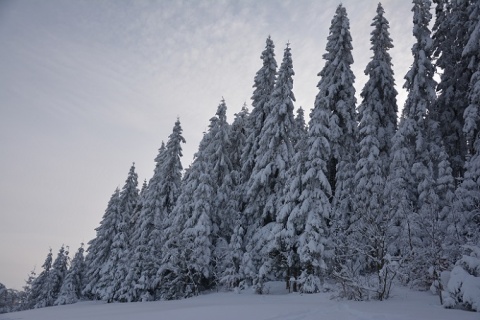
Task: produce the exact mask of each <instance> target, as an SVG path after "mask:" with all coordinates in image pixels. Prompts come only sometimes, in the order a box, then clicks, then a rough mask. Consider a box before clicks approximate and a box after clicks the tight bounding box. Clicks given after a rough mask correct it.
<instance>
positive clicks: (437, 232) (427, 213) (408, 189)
mask: <svg viewBox="0 0 480 320" xmlns="http://www.w3.org/2000/svg"><path fill="white" fill-rule="evenodd" d="M413 3H414V6H413V9H412V11H413V13H414V18H413V21H414V28H413V34H414V36H415V38H416V40H417V41H416V43H415V44H414V46H413V48H412V53H413V56H414V62H413V64H412V67H411V69H410V70H409V72H408V73H407V75H406V76H405V80H406V83H405V86H404V87H405V88H406V89H407V90H408V97H407V100H406V102H405V106H404V109H403V112H402V118H401V120H400V124H399V128H398V131H397V132H396V134H395V136H394V139H393V147H392V162H391V166H390V175H389V178H388V181H387V186H386V201H387V202H388V203H390V208H391V210H392V212H391V213H390V214H392V215H393V216H394V219H395V221H394V223H395V226H396V232H397V233H396V236H397V241H395V243H394V244H392V246H391V248H390V250H391V252H392V253H393V254H395V255H397V256H399V257H400V259H401V262H402V264H403V267H404V269H403V270H404V271H405V274H404V276H405V280H406V281H407V282H409V283H410V284H411V285H414V286H417V287H420V288H424V289H427V288H428V286H430V285H431V284H432V282H435V281H436V280H437V279H438V277H439V275H440V272H441V271H442V269H443V268H445V267H446V266H445V262H446V261H445V257H444V253H445V251H444V250H445V248H444V246H442V245H443V244H444V243H445V242H446V241H447V239H446V236H447V235H446V227H447V224H448V223H449V219H450V217H449V216H448V214H449V212H450V211H451V210H450V209H449V206H450V205H451V203H450V202H451V200H452V191H453V176H452V171H451V168H450V164H449V162H448V159H447V158H448V157H447V154H446V152H445V150H444V148H443V144H442V141H441V138H440V135H439V130H438V123H437V122H436V121H435V119H436V117H435V112H434V107H433V104H434V102H435V81H434V80H433V74H434V71H435V70H434V67H433V65H432V62H431V55H432V41H431V38H430V30H429V29H428V24H429V21H430V19H431V13H430V11H429V10H430V4H431V3H430V1H429V0H414V1H413ZM447 267H448V265H447ZM439 289H440V290H441V288H439Z"/></svg>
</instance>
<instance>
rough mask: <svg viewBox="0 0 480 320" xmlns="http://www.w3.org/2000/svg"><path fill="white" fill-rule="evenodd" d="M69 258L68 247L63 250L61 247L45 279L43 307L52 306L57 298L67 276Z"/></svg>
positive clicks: (63, 247)
mask: <svg viewBox="0 0 480 320" xmlns="http://www.w3.org/2000/svg"><path fill="white" fill-rule="evenodd" d="M69 260H70V258H69V257H68V247H67V250H65V246H63V245H62V246H61V247H60V250H59V251H58V254H57V257H56V258H55V260H54V261H53V264H52V268H51V269H50V272H49V274H48V277H47V286H46V292H45V296H44V299H45V300H44V301H45V305H44V306H53V304H54V303H55V301H56V300H57V298H58V294H59V293H60V289H61V287H62V284H63V280H64V279H65V275H66V274H67V270H68V265H69V262H70V261H69Z"/></svg>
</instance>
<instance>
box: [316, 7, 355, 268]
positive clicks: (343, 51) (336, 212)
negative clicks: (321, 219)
mask: <svg viewBox="0 0 480 320" xmlns="http://www.w3.org/2000/svg"><path fill="white" fill-rule="evenodd" d="M351 42H352V38H351V36H350V22H349V19H348V17H347V11H346V9H345V8H344V7H343V6H342V5H339V6H338V7H337V9H336V12H335V15H334V17H333V19H332V24H331V26H330V32H329V36H328V38H327V45H326V51H327V52H326V53H325V54H324V55H323V59H325V60H326V62H325V66H324V67H323V69H322V70H321V71H320V73H319V74H318V75H319V76H320V77H321V79H320V81H319V83H318V85H317V87H318V89H319V93H318V94H317V97H316V99H315V109H317V110H325V112H326V114H327V116H326V117H324V116H323V115H322V116H321V117H319V118H318V121H321V124H319V126H322V127H325V128H326V132H327V135H326V136H325V137H324V138H322V139H327V141H328V146H329V150H328V151H326V152H325V156H328V158H327V159H325V160H326V161H327V164H326V165H327V167H326V169H327V171H326V172H327V179H328V181H329V183H330V190H331V193H332V199H331V200H332V214H331V215H330V216H329V217H328V219H329V224H331V228H332V236H333V238H332V239H334V240H335V242H336V244H335V247H336V250H337V253H336V257H337V260H338V261H337V262H336V264H337V265H336V267H337V269H338V268H339V267H340V264H341V263H342V261H344V260H345V257H344V255H345V254H346V252H345V237H346V230H347V229H348V226H349V224H350V216H351V214H352V200H353V199H352V196H353V177H354V168H355V155H356V145H355V139H356V128H357V124H356V121H355V118H356V116H355V103H356V100H355V88H354V86H353V83H354V81H355V76H354V75H353V72H352V70H351V65H352V63H353V57H352V43H351ZM322 112H323V111H322ZM322 131H323V130H322ZM322 134H323V132H322ZM327 194H328V195H330V194H329V193H327ZM325 214H326V212H325Z"/></svg>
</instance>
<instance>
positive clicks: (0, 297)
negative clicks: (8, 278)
mask: <svg viewBox="0 0 480 320" xmlns="http://www.w3.org/2000/svg"><path fill="white" fill-rule="evenodd" d="M19 298H20V292H18V291H17V290H14V289H8V288H7V287H5V285H4V284H3V283H0V314H2V313H8V312H13V311H18V310H17V309H18V300H19Z"/></svg>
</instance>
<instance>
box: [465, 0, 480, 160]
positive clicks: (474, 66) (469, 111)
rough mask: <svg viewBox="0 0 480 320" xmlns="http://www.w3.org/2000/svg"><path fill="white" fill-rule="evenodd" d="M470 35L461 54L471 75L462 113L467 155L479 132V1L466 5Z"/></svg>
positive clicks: (473, 145)
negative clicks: (466, 102)
mask: <svg viewBox="0 0 480 320" xmlns="http://www.w3.org/2000/svg"><path fill="white" fill-rule="evenodd" d="M468 9H469V10H468V11H469V30H468V34H469V35H470V37H469V39H468V43H467V44H466V46H465V48H464V50H463V53H462V56H463V58H464V59H465V60H467V63H468V69H469V71H470V73H472V76H471V78H470V85H469V92H468V105H467V107H466V109H465V113H464V114H463V116H464V120H465V124H464V127H463V132H464V133H465V136H466V141H467V147H468V150H467V157H469V156H471V155H473V154H474V153H475V141H476V139H477V137H478V133H479V132H480V108H479V106H480V54H479V53H478V52H479V49H480V44H479V42H480V18H479V16H480V3H479V2H478V1H476V2H474V3H473V4H472V5H470V6H469V7H468Z"/></svg>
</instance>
